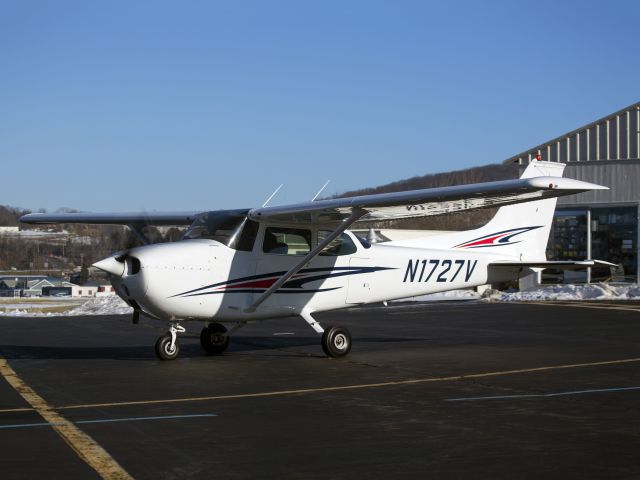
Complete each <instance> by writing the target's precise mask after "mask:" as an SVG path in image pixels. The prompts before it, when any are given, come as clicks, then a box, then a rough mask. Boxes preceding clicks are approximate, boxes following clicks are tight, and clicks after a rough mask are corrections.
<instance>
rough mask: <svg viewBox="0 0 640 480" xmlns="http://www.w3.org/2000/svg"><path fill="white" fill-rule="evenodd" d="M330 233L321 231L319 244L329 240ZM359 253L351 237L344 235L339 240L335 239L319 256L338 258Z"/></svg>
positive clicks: (319, 232)
mask: <svg viewBox="0 0 640 480" xmlns="http://www.w3.org/2000/svg"><path fill="white" fill-rule="evenodd" d="M330 233H331V232H330V231H329V230H319V231H318V243H320V242H322V241H323V240H324V239H325V238H327V237H328V236H329V234H330ZM357 251H358V249H357V248H356V246H355V244H354V243H353V240H351V237H350V236H349V235H347V234H346V233H343V234H342V235H340V236H339V237H338V238H336V239H334V240H333V241H332V242H331V243H330V244H329V245H327V246H326V247H325V248H324V249H323V250H322V251H321V252H320V254H319V255H323V256H326V257H329V256H331V257H338V256H340V255H351V254H352V253H356V252H357Z"/></svg>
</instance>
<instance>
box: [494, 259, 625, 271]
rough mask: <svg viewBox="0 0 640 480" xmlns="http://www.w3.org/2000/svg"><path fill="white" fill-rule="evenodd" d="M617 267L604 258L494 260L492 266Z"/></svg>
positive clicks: (573, 268)
mask: <svg viewBox="0 0 640 480" xmlns="http://www.w3.org/2000/svg"><path fill="white" fill-rule="evenodd" d="M598 265H600V266H604V267H616V266H617V265H616V264H615V263H610V262H605V261H604V260H555V261H554V260H552V261H546V262H493V263H490V264H489V266H490V267H494V268H515V267H520V268H557V269H559V270H579V269H581V268H587V267H595V266H598Z"/></svg>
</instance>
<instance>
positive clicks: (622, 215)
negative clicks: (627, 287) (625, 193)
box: [591, 207, 638, 282]
mask: <svg viewBox="0 0 640 480" xmlns="http://www.w3.org/2000/svg"><path fill="white" fill-rule="evenodd" d="M637 239H638V222H637V209H636V207H618V208H594V209H592V210H591V252H592V257H593V258H596V259H598V260H606V261H608V262H611V263H615V264H617V265H619V268H618V269H615V270H614V271H613V272H610V271H608V270H609V269H606V268H605V269H603V268H594V269H593V273H592V276H591V278H592V280H593V281H605V280H613V281H624V282H634V281H635V280H636V275H637V269H638V256H637V245H636V244H637Z"/></svg>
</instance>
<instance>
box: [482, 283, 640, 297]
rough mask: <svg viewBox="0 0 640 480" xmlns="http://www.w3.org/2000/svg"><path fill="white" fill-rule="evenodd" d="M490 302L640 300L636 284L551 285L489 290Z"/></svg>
mask: <svg viewBox="0 0 640 480" xmlns="http://www.w3.org/2000/svg"><path fill="white" fill-rule="evenodd" d="M483 297H484V298H485V299H486V300H488V301H490V302H535V301H552V300H564V301H567V300H573V301H576V300H640V287H638V285H636V284H628V285H610V284H607V283H593V284H590V285H549V286H544V287H539V288H536V289H533V290H528V291H525V292H500V291H498V290H487V291H486V292H485V295H484V296H483Z"/></svg>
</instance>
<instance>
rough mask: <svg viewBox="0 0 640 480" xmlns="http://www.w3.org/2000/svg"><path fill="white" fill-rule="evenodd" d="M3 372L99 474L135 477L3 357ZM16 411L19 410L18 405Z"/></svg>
mask: <svg viewBox="0 0 640 480" xmlns="http://www.w3.org/2000/svg"><path fill="white" fill-rule="evenodd" d="M0 374H2V376H3V377H4V379H5V380H6V381H7V382H8V383H9V385H11V386H12V387H13V388H14V390H15V391H16V392H18V394H20V396H21V397H22V398H24V399H25V400H26V402H27V403H28V404H29V405H31V407H32V410H35V411H36V412H38V414H39V415H40V416H41V417H42V418H43V419H44V420H45V421H46V422H47V423H48V424H49V425H51V428H53V429H54V430H55V431H56V433H57V434H58V435H60V436H61V437H62V439H63V440H64V441H65V442H66V443H67V445H69V447H71V448H72V449H73V451H74V452H76V453H77V454H78V456H79V457H80V458H81V459H82V460H84V462H85V463H87V465H89V466H90V467H91V468H93V469H94V470H95V471H96V472H97V473H98V475H100V476H101V477H102V478H104V479H109V480H112V479H113V480H129V479H132V478H133V477H131V475H129V474H128V473H127V472H126V471H125V470H124V469H123V468H122V467H121V466H120V464H119V463H118V462H116V461H115V460H114V458H113V457H112V456H111V455H109V454H108V453H107V451H106V450H105V449H103V448H102V447H101V446H100V445H98V444H97V443H96V441H95V440H94V439H92V438H91V437H90V436H89V435H87V434H86V433H84V432H83V431H82V430H80V429H79V428H78V427H77V426H76V425H74V424H73V423H72V422H70V421H69V420H67V419H66V418H64V417H63V416H62V415H60V414H59V413H58V412H57V411H56V409H55V408H54V407H52V406H51V405H49V404H48V403H47V402H46V400H45V399H44V398H42V397H41V396H40V395H38V394H37V393H36V392H35V391H34V390H33V389H32V388H31V387H29V385H27V384H26V383H25V382H24V381H23V380H22V379H21V378H20V377H19V376H18V374H17V373H16V372H15V371H14V370H13V368H11V367H10V366H9V364H8V363H7V361H6V360H5V359H4V358H2V357H0ZM12 411H16V409H13V410H12Z"/></svg>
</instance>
